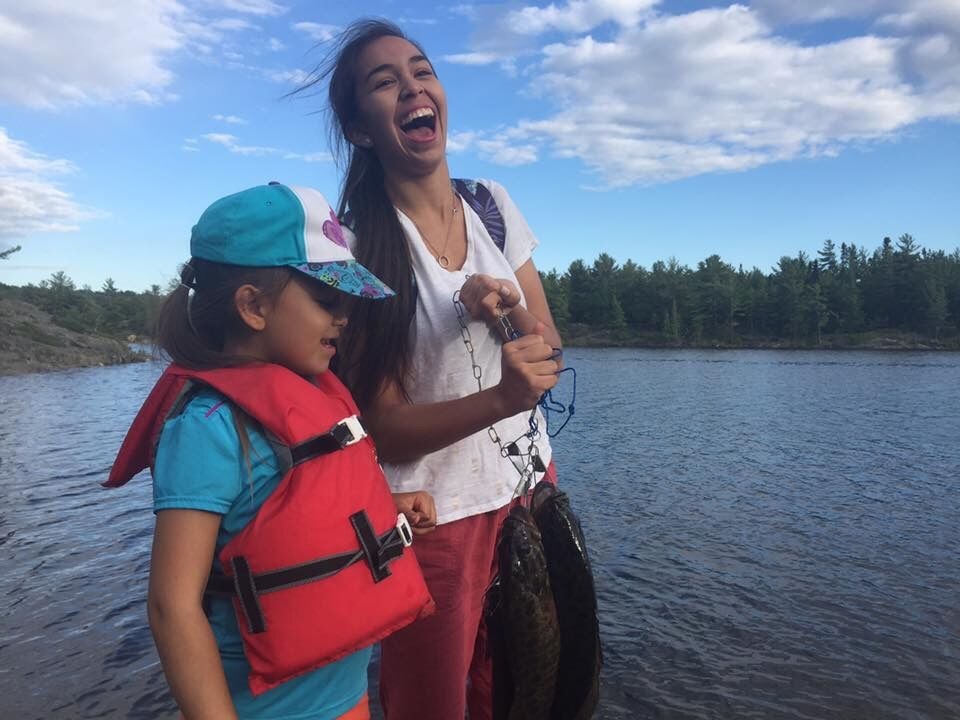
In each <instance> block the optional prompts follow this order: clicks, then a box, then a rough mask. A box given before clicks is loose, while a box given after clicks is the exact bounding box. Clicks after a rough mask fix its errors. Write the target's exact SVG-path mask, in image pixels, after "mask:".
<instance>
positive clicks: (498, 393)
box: [363, 323, 559, 462]
mask: <svg viewBox="0 0 960 720" xmlns="http://www.w3.org/2000/svg"><path fill="white" fill-rule="evenodd" d="M542 330H543V324H542V323H539V324H538V325H537V326H535V327H534V332H533V333H531V334H529V335H525V336H523V337H522V338H519V339H518V340H514V341H512V342H508V343H505V344H504V346H503V350H502V354H501V356H500V368H501V379H500V382H499V383H498V384H497V385H495V386H494V387H491V388H486V389H484V390H481V391H479V392H476V393H473V394H471V395H467V396H466V397H462V398H457V399H455V400H446V401H444V402H437V403H425V404H411V403H410V402H408V401H407V399H406V398H405V397H404V396H403V393H402V392H401V391H400V388H399V387H397V386H396V385H395V384H393V383H390V384H388V385H387V386H386V387H385V388H384V389H383V391H382V392H381V393H380V395H379V396H378V397H377V399H376V400H374V402H373V406H372V407H371V408H368V409H367V410H366V411H365V412H364V416H363V418H364V423H365V424H366V425H367V427H368V428H369V430H370V434H371V435H372V436H373V438H374V440H375V441H376V444H377V452H378V454H379V455H380V458H381V459H382V460H384V461H386V462H407V461H410V460H415V459H417V458H419V457H421V456H423V455H426V454H427V453H431V452H435V451H437V450H440V449H442V448H445V447H447V445H451V444H453V443H455V442H457V441H458V440H462V439H463V438H465V437H467V436H469V435H473V434H474V433H475V432H478V431H480V430H484V429H486V428H487V427H489V426H490V425H492V424H493V423H495V422H498V421H500V420H503V419H504V418H507V417H511V416H513V415H516V414H517V413H520V412H523V411H525V410H530V409H531V408H533V407H534V405H536V404H537V401H538V400H539V399H540V396H541V395H542V394H543V393H544V392H546V391H547V390H549V389H550V388H552V387H553V386H554V385H556V384H557V370H558V369H559V362H557V361H556V360H553V359H552V356H553V354H554V350H553V348H552V347H551V346H550V345H548V344H547V343H545V342H544V340H543V337H542V336H541V335H540V334H539V333H540V332H541V331H542Z"/></svg>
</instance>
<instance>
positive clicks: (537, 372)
mask: <svg viewBox="0 0 960 720" xmlns="http://www.w3.org/2000/svg"><path fill="white" fill-rule="evenodd" d="M545 327H546V326H545V325H544V324H543V323H542V322H537V324H536V326H535V327H534V329H533V330H534V331H533V332H532V333H531V334H529V335H524V336H523V337H520V338H517V339H516V340H512V341H511V342H508V343H504V345H503V349H502V351H501V353H502V354H501V356H500V371H501V377H500V383H499V384H498V385H497V387H496V389H497V391H498V393H499V396H500V399H501V402H502V403H503V406H504V411H505V413H506V414H505V417H510V416H511V415H516V414H517V413H519V412H523V411H525V410H531V409H532V408H533V407H534V406H535V405H536V404H537V402H538V401H539V400H540V396H541V395H543V393H545V392H546V391H547V390H549V389H550V388H552V387H553V386H554V385H556V384H557V373H558V372H560V362H559V360H557V359H554V357H555V355H556V353H555V351H554V349H553V348H552V347H550V345H548V344H547V343H546V342H544V339H543V336H542V335H541V333H542V332H543V330H544V329H545Z"/></svg>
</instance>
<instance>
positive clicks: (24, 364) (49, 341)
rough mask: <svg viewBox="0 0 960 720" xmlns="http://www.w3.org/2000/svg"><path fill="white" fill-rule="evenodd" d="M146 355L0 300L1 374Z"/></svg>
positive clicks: (29, 307) (139, 358) (130, 359)
mask: <svg viewBox="0 0 960 720" xmlns="http://www.w3.org/2000/svg"><path fill="white" fill-rule="evenodd" d="M147 359H148V358H147V356H146V355H144V354H142V353H138V352H135V351H133V350H131V349H130V348H129V346H128V345H126V344H125V343H123V342H121V341H119V340H114V339H113V338H108V337H103V336H101V335H92V334H86V333H78V332H73V331H72V330H67V329H66V328H62V327H60V326H59V325H56V324H55V323H54V322H53V319H52V318H51V317H50V315H49V314H47V313H45V312H44V311H42V310H40V308H38V307H36V306H35V305H31V304H29V303H25V302H20V301H19V300H10V299H0V375H19V374H22V373H32V372H47V371H51V370H65V369H68V368H75V367H98V366H103V365H113V364H117V363H129V362H143V361H145V360H147Z"/></svg>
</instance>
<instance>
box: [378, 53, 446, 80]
mask: <svg viewBox="0 0 960 720" xmlns="http://www.w3.org/2000/svg"><path fill="white" fill-rule="evenodd" d="M418 62H425V63H427V65H429V64H430V61H429V60H427V57H426V55H413V56H411V57H410V59H409V60H407V64H408V65H414V64H416V63H418ZM392 68H393V64H392V63H383V64H381V65H377V66H376V67H375V68H373V69H372V70H371V71H370V72H368V73H367V76H366V77H365V78H364V81H366V80H369V79H370V78H371V77H373V76H374V75H376V74H377V73H378V72H383V71H384V70H391V69H392Z"/></svg>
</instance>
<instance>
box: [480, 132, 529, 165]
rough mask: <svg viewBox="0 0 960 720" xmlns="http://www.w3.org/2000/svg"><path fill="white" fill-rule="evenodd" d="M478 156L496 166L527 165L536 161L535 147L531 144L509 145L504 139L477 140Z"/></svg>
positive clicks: (507, 140)
mask: <svg viewBox="0 0 960 720" xmlns="http://www.w3.org/2000/svg"><path fill="white" fill-rule="evenodd" d="M476 145H477V148H478V149H479V150H480V156H481V157H483V158H485V159H486V160H489V161H490V162H492V163H494V164H496V165H508V166H515V165H529V164H530V163H533V162H536V161H537V147H536V145H534V144H532V143H525V144H520V145H515V144H511V142H510V141H509V139H507V138H505V137H494V138H491V139H487V140H477V142H476Z"/></svg>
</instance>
